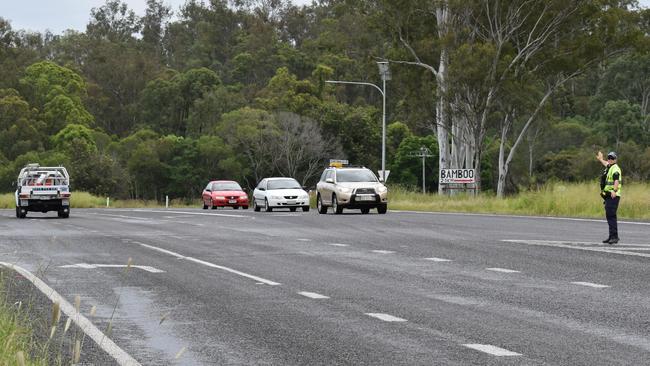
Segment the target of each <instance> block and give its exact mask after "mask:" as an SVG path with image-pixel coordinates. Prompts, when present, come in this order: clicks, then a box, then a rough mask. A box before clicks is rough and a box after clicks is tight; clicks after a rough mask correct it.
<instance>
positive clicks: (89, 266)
mask: <svg viewBox="0 0 650 366" xmlns="http://www.w3.org/2000/svg"><path fill="white" fill-rule="evenodd" d="M126 267H127V265H126V264H88V263H77V264H66V265H64V266H59V268H83V269H95V268H126ZM131 267H132V268H137V269H141V270H143V271H147V272H151V273H165V271H163V270H160V269H158V268H155V267H151V266H139V265H131Z"/></svg>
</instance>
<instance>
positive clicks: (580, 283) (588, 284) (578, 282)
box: [571, 281, 609, 288]
mask: <svg viewBox="0 0 650 366" xmlns="http://www.w3.org/2000/svg"><path fill="white" fill-rule="evenodd" d="M571 283H572V284H574V285H580V286H587V287H593V288H608V287H609V286H607V285H601V284H599V283H593V282H581V281H576V282H571Z"/></svg>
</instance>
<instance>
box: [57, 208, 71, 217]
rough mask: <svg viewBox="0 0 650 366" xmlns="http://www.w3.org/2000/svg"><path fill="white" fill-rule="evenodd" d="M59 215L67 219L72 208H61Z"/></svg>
mask: <svg viewBox="0 0 650 366" xmlns="http://www.w3.org/2000/svg"><path fill="white" fill-rule="evenodd" d="M58 216H59V217H60V218H62V219H67V218H68V217H70V209H63V210H59V212H58Z"/></svg>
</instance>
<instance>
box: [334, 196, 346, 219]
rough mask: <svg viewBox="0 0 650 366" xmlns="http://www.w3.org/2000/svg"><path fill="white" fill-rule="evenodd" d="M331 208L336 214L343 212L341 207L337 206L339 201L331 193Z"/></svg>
mask: <svg viewBox="0 0 650 366" xmlns="http://www.w3.org/2000/svg"><path fill="white" fill-rule="evenodd" d="M332 210H334V213H335V214H337V215H340V214H342V213H343V207H341V206H339V201H338V200H337V199H336V195H332Z"/></svg>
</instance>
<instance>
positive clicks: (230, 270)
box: [133, 241, 280, 286]
mask: <svg viewBox="0 0 650 366" xmlns="http://www.w3.org/2000/svg"><path fill="white" fill-rule="evenodd" d="M133 243H134V244H138V245H140V246H142V247H145V248H149V249H152V250H155V251H158V252H161V253H165V254H168V255H171V256H173V257H176V258H178V259H184V260H187V261H190V262H194V263H197V264H201V265H204V266H206V267H210V268H216V269H220V270H223V271H226V272H230V273H233V274H236V275H238V276H242V277H246V278H249V279H252V280H254V281H257V282H261V283H263V284H266V285H269V286H279V285H280V283H278V282H274V281H270V280H267V279H264V278H262V277H258V276H254V275H251V274H248V273H245V272H241V271H238V270H236V269H232V268H229V267H226V266H220V265H218V264H214V263H210V262H206V261H204V260H201V259H197V258H193V257H187V256H184V255H182V254H178V253H176V252H172V251H171V250H167V249H163V248H159V247H156V246H153V245H149V244H145V243H140V242H138V241H133Z"/></svg>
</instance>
